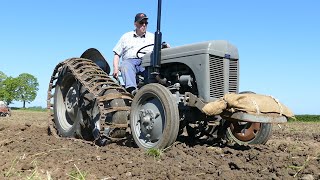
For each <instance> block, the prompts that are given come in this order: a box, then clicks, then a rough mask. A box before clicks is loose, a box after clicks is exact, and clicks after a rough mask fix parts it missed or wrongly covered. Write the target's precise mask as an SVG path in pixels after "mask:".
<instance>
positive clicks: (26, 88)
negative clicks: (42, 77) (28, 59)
mask: <svg viewBox="0 0 320 180" xmlns="http://www.w3.org/2000/svg"><path fill="white" fill-rule="evenodd" d="M17 81H18V88H17V96H16V98H15V100H17V101H22V102H23V108H25V107H26V102H27V103H30V102H32V101H33V100H34V99H35V98H36V96H37V91H38V90H39V88H38V87H39V83H38V80H37V78H36V77H34V76H33V75H31V74H28V73H22V74H20V75H19V76H18V77H17Z"/></svg>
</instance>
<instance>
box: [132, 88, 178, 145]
mask: <svg viewBox="0 0 320 180" xmlns="http://www.w3.org/2000/svg"><path fill="white" fill-rule="evenodd" d="M130 127H131V133H132V136H133V139H134V141H135V143H136V144H137V145H138V146H139V147H140V148H143V149H150V148H156V149H164V148H166V147H168V146H171V145H172V144H173V143H174V142H175V140H176V138H177V136H178V132H179V111H178V105H177V102H176V101H175V100H174V98H173V96H172V94H171V93H170V91H169V90H168V89H167V88H166V87H164V86H162V85H160V84H157V83H153V84H148V85H145V86H143V87H142V88H141V89H140V90H139V91H138V92H137V94H136V95H135V97H134V99H133V101H132V105H131V112H130Z"/></svg>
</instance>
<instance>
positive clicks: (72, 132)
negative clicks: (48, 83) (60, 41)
mask: <svg viewBox="0 0 320 180" xmlns="http://www.w3.org/2000/svg"><path fill="white" fill-rule="evenodd" d="M78 89H79V84H78V83H77V82H76V80H75V78H74V76H73V75H72V74H71V73H68V72H67V73H63V74H61V75H60V77H59V79H58V82H57V85H56V87H55V93H54V108H53V110H54V122H55V126H56V129H57V131H58V134H59V135H60V136H63V137H77V138H82V136H81V126H80V120H81V119H82V113H81V111H80V109H79V107H78V102H79V92H78Z"/></svg>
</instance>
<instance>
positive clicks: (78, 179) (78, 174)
mask: <svg viewBox="0 0 320 180" xmlns="http://www.w3.org/2000/svg"><path fill="white" fill-rule="evenodd" d="M74 167H75V168H76V170H73V171H71V172H70V173H69V174H67V175H68V176H69V178H71V179H74V180H85V179H86V176H87V175H88V174H87V172H83V171H80V169H79V168H78V167H77V166H76V165H75V164H74Z"/></svg>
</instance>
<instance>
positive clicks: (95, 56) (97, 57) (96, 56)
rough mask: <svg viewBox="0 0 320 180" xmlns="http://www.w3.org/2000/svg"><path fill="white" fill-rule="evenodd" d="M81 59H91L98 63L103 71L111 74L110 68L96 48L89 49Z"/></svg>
mask: <svg viewBox="0 0 320 180" xmlns="http://www.w3.org/2000/svg"><path fill="white" fill-rule="evenodd" d="M80 58H84V59H90V60H91V61H93V62H94V63H96V64H97V65H98V66H99V67H100V68H101V69H102V70H103V71H105V72H106V73H107V74H110V66H109V64H108V62H107V61H106V59H105V58H104V57H103V55H102V54H101V53H100V52H99V51H98V50H97V49H95V48H90V49H87V50H86V51H85V52H84V53H83V54H82V55H81V56H80Z"/></svg>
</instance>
